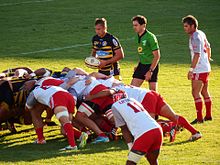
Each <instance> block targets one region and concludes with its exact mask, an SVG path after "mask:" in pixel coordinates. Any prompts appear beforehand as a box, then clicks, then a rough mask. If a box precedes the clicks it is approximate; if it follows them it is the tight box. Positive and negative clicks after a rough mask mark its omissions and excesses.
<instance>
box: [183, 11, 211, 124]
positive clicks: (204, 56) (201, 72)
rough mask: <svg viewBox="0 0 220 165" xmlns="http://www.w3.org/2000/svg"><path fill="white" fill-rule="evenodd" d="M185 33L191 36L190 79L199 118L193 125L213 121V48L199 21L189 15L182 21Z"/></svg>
mask: <svg viewBox="0 0 220 165" xmlns="http://www.w3.org/2000/svg"><path fill="white" fill-rule="evenodd" d="M182 22H183V26H184V31H185V32H186V33H187V34H188V35H189V49H190V52H191V59H192V62H191V66H190V69H189V72H188V75H187V76H188V79H189V80H191V82H192V95H193V98H194V101H195V107H196V113H197V118H196V119H195V120H194V121H193V122H192V124H196V123H203V120H205V121H207V120H212V99H211V96H210V94H209V91H208V83H209V81H208V78H209V74H210V72H211V66H210V60H211V47H210V44H209V42H208V40H207V38H206V35H205V33H204V32H203V31H201V30H199V29H198V21H197V19H196V18H195V17H194V16H192V15H188V16H186V17H184V18H183V19H182ZM202 97H203V100H204V102H205V107H206V116H205V117H204V119H203V115H202V107H203V102H202Z"/></svg>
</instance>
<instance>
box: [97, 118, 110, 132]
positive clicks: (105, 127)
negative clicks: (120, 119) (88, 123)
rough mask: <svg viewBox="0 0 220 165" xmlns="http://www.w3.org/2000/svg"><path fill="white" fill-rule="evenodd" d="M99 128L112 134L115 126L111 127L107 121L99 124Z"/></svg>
mask: <svg viewBox="0 0 220 165" xmlns="http://www.w3.org/2000/svg"><path fill="white" fill-rule="evenodd" d="M99 128H100V129H101V130H102V131H105V132H111V130H112V128H113V126H112V125H110V124H109V123H108V122H106V121H105V120H102V122H101V123H100V124H99Z"/></svg>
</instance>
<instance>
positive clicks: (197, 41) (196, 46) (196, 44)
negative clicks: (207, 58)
mask: <svg viewBox="0 0 220 165" xmlns="http://www.w3.org/2000/svg"><path fill="white" fill-rule="evenodd" d="M191 43H192V48H193V52H194V53H201V48H202V41H201V38H200V37H199V36H198V35H197V36H193V37H192V39H191Z"/></svg>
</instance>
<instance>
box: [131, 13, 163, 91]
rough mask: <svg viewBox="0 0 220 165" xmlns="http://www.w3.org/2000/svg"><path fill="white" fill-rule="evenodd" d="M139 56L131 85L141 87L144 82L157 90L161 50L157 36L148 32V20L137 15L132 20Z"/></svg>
mask: <svg viewBox="0 0 220 165" xmlns="http://www.w3.org/2000/svg"><path fill="white" fill-rule="evenodd" d="M132 21H133V28H134V31H135V32H136V33H137V34H138V35H137V37H136V42H137V46H138V48H137V50H138V55H139V59H140V61H139V63H138V66H137V67H135V69H134V74H133V79H132V81H131V85H133V86H137V87H140V86H141V85H142V83H143V82H144V80H146V81H148V82H149V88H150V89H151V90H154V91H156V90H157V75H158V71H159V60H160V50H159V45H158V41H157V38H156V36H155V35H154V34H153V33H151V32H150V31H148V30H147V28H146V26H147V19H146V18H145V17H144V16H141V15H137V16H135V17H133V18H132Z"/></svg>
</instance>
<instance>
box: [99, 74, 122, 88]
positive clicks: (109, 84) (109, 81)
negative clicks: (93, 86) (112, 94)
mask: <svg viewBox="0 0 220 165" xmlns="http://www.w3.org/2000/svg"><path fill="white" fill-rule="evenodd" d="M98 81H99V82H100V83H101V84H102V85H104V86H106V87H108V88H112V87H113V85H114V84H116V83H117V84H121V82H120V81H119V80H116V79H115V78H114V76H112V77H110V78H108V79H98Z"/></svg>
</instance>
